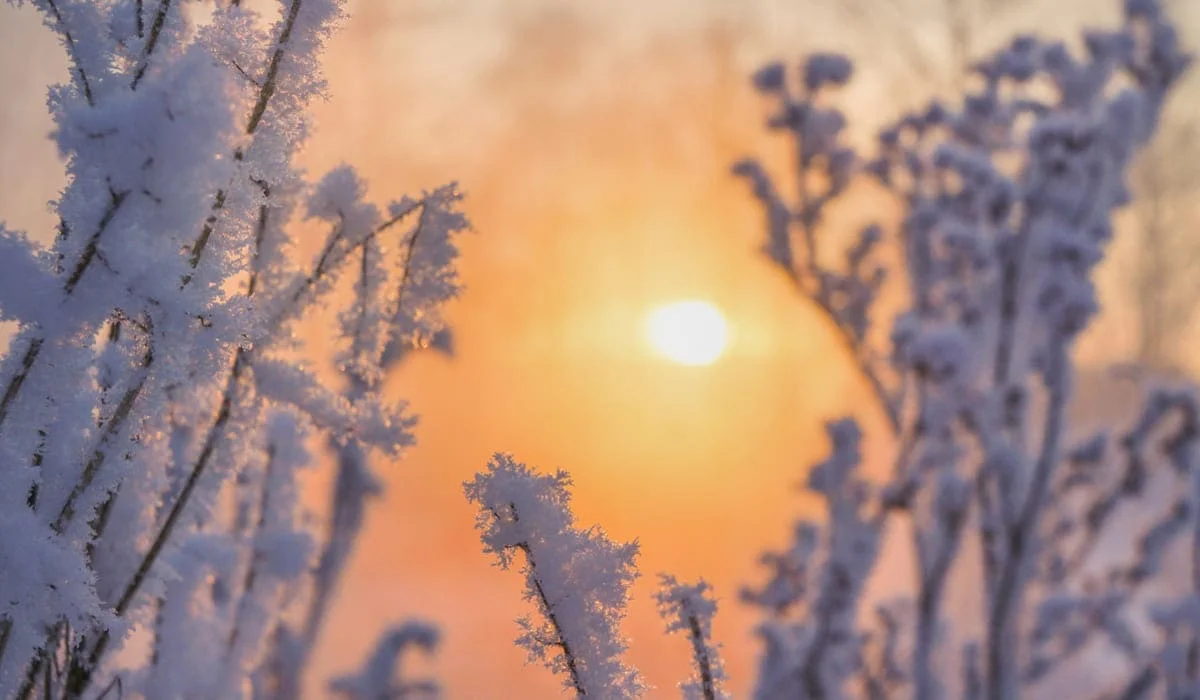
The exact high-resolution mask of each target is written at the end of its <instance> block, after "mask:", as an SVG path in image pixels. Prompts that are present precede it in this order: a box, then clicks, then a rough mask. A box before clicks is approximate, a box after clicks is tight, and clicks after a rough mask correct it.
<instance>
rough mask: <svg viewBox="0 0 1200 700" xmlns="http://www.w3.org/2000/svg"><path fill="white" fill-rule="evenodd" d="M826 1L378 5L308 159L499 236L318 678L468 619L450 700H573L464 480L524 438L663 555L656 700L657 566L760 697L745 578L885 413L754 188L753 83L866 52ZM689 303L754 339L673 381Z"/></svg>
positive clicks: (438, 363)
mask: <svg viewBox="0 0 1200 700" xmlns="http://www.w3.org/2000/svg"><path fill="white" fill-rule="evenodd" d="M818 4H820V3H817V2H815V0H814V1H812V2H809V1H808V0H787V1H786V2H785V1H784V0H756V1H755V2H753V3H749V2H745V3H743V2H739V1H737V0H728V2H717V1H715V0H709V1H707V2H703V3H697V2H690V3H685V2H683V0H671V2H662V3H661V4H656V3H650V2H644V1H640V2H639V1H635V0H623V1H622V2H614V3H596V4H593V5H591V6H585V5H582V4H580V5H578V6H577V7H578V8H579V10H578V14H572V11H571V10H570V9H569V8H571V7H572V4H571V3H567V2H551V1H550V0H522V1H521V2H502V1H501V0H491V1H490V2H489V1H488V0H456V1H453V2H452V1H451V0H445V2H432V1H428V0H427V1H424V2H418V1H416V0H414V1H413V2H406V3H400V2H395V3H383V2H379V3H376V4H372V5H369V6H368V5H367V3H366V2H365V0H359V1H358V2H355V3H352V5H351V9H352V10H354V9H358V8H361V9H363V10H365V11H366V12H365V13H364V14H360V15H358V16H357V17H355V18H354V19H352V20H351V22H350V24H349V26H348V28H347V31H346V32H345V33H343V34H342V35H341V36H340V37H339V38H338V39H337V40H336V41H335V43H334V44H333V45H332V46H331V51H330V62H329V66H328V72H329V77H330V85H331V93H332V99H331V101H329V102H328V103H325V104H323V105H320V106H319V107H318V109H317V118H318V122H317V129H316V131H315V136H314V140H313V142H312V146H311V148H310V149H309V151H308V153H307V154H306V155H305V162H306V163H307V164H308V165H310V166H311V167H312V168H313V169H314V170H320V169H323V168H325V167H329V166H330V165H333V164H335V163H337V162H339V161H343V160H344V161H346V162H349V163H352V164H355V165H356V166H359V167H360V168H361V170H362V172H363V173H364V175H365V176H366V177H367V179H368V180H369V181H370V183H371V185H372V190H373V192H374V193H375V194H376V195H377V196H378V197H379V198H380V199H385V198H387V197H389V196H394V195H399V194H401V193H403V192H406V191H411V190H414V189H418V188H420V187H432V186H434V185H437V184H439V183H440V182H442V181H444V180H447V179H451V178H453V179H457V180H459V181H460V183H461V184H462V186H463V189H465V190H466V191H467V193H468V194H469V199H468V201H467V210H468V212H469V214H470V216H471V217H472V219H473V221H474V223H475V227H476V229H477V233H476V234H472V235H471V236H470V237H469V238H468V240H466V241H465V242H464V245H463V252H464V257H463V275H464V278H465V282H466V284H467V287H468V288H467V291H466V293H465V294H464V296H463V297H462V299H461V300H460V301H459V302H458V303H456V304H455V305H454V307H453V309H452V310H451V313H450V317H451V319H452V321H453V323H454V326H455V332H456V335H457V346H458V350H459V352H458V356H457V357H456V358H455V359H454V360H446V359H442V358H437V357H432V356H429V357H421V358H417V359H416V360H414V361H413V362H412V363H411V364H410V365H408V366H406V367H405V368H404V369H403V371H402V372H400V373H399V374H398V376H396V377H394V378H393V386H392V387H391V389H392V390H393V391H394V393H395V395H396V396H403V397H407V398H409V399H410V400H411V402H412V405H413V408H414V409H415V410H416V411H418V412H419V413H420V414H421V415H422V422H421V424H420V426H419V428H418V433H417V437H418V442H419V444H418V446H417V447H416V448H415V449H413V450H412V451H411V452H410V453H409V454H408V456H407V457H406V458H405V459H404V460H403V462H402V463H399V464H395V465H380V471H381V472H383V474H384V476H385V477H386V481H387V484H388V492H387V496H386V497H385V498H384V499H383V500H381V501H380V502H379V503H377V504H376V505H375V507H374V508H373V510H372V511H371V514H370V517H369V520H368V530H367V533H366V536H365V538H364V541H363V542H362V543H361V546H360V550H359V552H358V555H357V556H356V557H355V559H354V561H353V563H352V567H351V571H350V572H349V578H348V580H347V582H346V585H345V587H344V589H343V591H342V595H341V598H340V599H339V602H338V604H337V608H336V610H335V612H334V615H333V617H332V620H331V625H330V627H329V629H328V634H327V637H326V640H325V643H324V645H323V647H322V649H321V654H320V663H319V666H318V668H317V669H314V671H315V673H314V677H315V678H321V677H325V676H327V675H328V673H331V672H334V671H343V670H346V669H347V668H348V666H349V665H350V664H352V663H354V662H356V661H358V660H359V659H361V658H362V655H363V654H364V653H365V651H366V650H367V649H368V647H369V646H370V645H371V644H372V643H373V641H374V639H375V636H376V635H377V634H378V632H379V631H380V630H382V629H383V628H384V627H385V626H386V625H387V624H388V623H390V622H392V621H395V620H397V619H398V618H400V617H403V616H405V615H408V614H418V615H421V616H423V617H426V618H429V619H432V620H433V621H435V622H437V623H439V624H441V625H442V626H443V629H444V631H445V635H446V637H445V646H444V648H443V650H442V651H441V652H440V653H439V655H438V657H437V659H436V661H435V663H434V664H433V665H432V666H431V669H432V671H433V672H434V673H436V674H437V675H438V677H439V678H440V679H441V680H442V681H443V682H444V684H445V686H446V689H447V691H448V697H450V698H525V697H555V689H556V688H557V681H556V680H555V679H553V678H551V677H550V676H549V674H548V672H546V671H545V670H543V669H542V668H540V667H532V666H530V667H527V666H525V665H524V658H523V655H522V653H521V652H520V651H518V650H517V649H516V648H515V647H513V646H512V645H511V643H510V640H511V639H513V638H514V637H515V636H516V626H515V625H514V624H513V619H514V618H515V617H516V616H518V615H520V614H522V613H523V612H525V610H526V608H525V607H524V605H523V604H522V603H521V601H520V582H519V580H518V578H519V577H518V576H517V575H516V573H513V572H510V573H505V572H501V571H498V570H496V569H494V568H492V567H491V566H490V563H489V562H488V560H487V559H486V558H485V557H484V556H483V555H482V553H481V552H480V546H479V543H478V540H477V538H476V536H475V533H474V532H473V530H472V523H473V512H472V510H471V508H470V507H469V506H468V505H467V504H466V502H465V501H464V499H463V498H462V492H461V483H462V482H463V481H464V480H466V479H469V478H470V477H471V475H472V474H473V473H474V472H475V471H476V470H478V469H481V468H482V467H483V466H484V464H485V463H486V461H487V458H488V456H489V455H490V454H491V453H492V452H493V451H496V450H503V451H508V452H512V453H513V454H514V456H516V457H517V459H519V460H522V461H526V462H529V463H531V464H536V465H538V466H540V467H542V468H545V469H553V468H558V467H562V468H566V469H568V470H570V471H571V472H572V474H573V475H574V477H575V482H576V489H575V493H576V505H577V508H576V512H577V514H578V516H579V518H580V521H581V522H582V523H583V524H585V525H587V524H592V523H599V524H602V525H603V526H604V527H605V528H606V529H607V530H608V531H609V533H610V534H611V535H612V536H613V537H615V538H618V539H632V538H635V537H636V538H638V539H639V540H640V542H641V544H642V548H643V550H642V551H643V554H642V558H641V562H642V571H643V574H644V576H643V581H642V583H641V584H639V586H638V587H637V589H636V590H635V595H636V599H635V601H634V603H633V606H632V613H631V618H630V621H629V624H628V625H627V627H626V630H627V632H628V633H629V634H630V635H631V637H632V650H631V655H630V659H631V661H633V662H634V663H635V664H637V665H639V666H640V667H641V668H642V670H643V671H644V672H645V675H646V676H647V678H648V680H650V681H651V682H652V683H653V684H655V685H657V686H658V690H656V691H655V692H654V693H652V695H651V696H652V697H656V698H657V697H675V696H676V695H675V692H674V690H673V685H674V683H675V682H676V681H677V680H679V679H680V678H682V676H683V675H684V674H685V669H684V667H683V663H684V660H685V642H684V640H683V639H681V638H678V637H676V638H667V637H665V636H664V635H663V634H662V633H661V626H662V623H661V621H659V619H658V618H657V616H656V615H655V614H654V611H653V605H652V604H651V602H650V601H649V593H650V591H651V588H650V585H649V584H651V583H652V582H653V579H654V578H655V575H656V574H657V572H659V571H670V572H671V573H674V574H677V575H678V576H680V577H683V578H693V577H696V576H701V575H702V576H705V577H706V578H708V579H709V580H710V581H711V582H712V583H713V584H714V586H715V588H716V591H717V594H718V596H719V597H720V598H721V599H722V609H721V612H720V614H719V617H718V621H717V624H716V633H717V636H718V637H719V638H720V639H721V641H722V642H724V643H725V645H726V647H727V654H726V657H727V661H728V667H729V672H730V675H731V676H732V677H733V679H734V682H733V688H734V689H735V690H736V691H737V692H736V694H737V695H738V696H739V697H740V696H744V695H745V691H746V690H747V689H748V682H749V676H750V674H751V671H752V664H753V653H754V646H753V643H752V641H751V638H750V636H749V630H750V628H751V626H752V624H753V622H754V617H753V616H752V615H751V614H749V613H748V611H746V610H745V609H743V608H742V607H741V606H740V605H738V604H737V603H736V601H735V600H734V599H735V598H736V589H737V586H738V585H740V584H742V583H747V582H752V581H755V580H756V572H755V567H754V560H755V558H756V556H757V553H758V551H759V550H760V549H762V548H763V547H764V546H766V545H773V544H780V543H782V542H783V540H784V538H785V537H786V535H787V533H788V531H789V530H790V521H791V519H792V518H793V517H794V516H795V515H796V514H797V513H798V512H800V510H801V508H802V507H803V501H802V500H801V499H800V498H799V497H798V494H796V493H795V491H794V490H793V488H792V487H793V486H794V484H796V483H797V482H798V481H799V479H800V478H801V476H802V474H803V470H804V467H805V466H807V465H808V464H810V463H811V462H812V461H813V460H815V459H818V458H819V457H820V456H821V454H822V453H823V451H824V441H823V437H822V433H821V422H822V421H823V420H825V419H829V418H834V417H837V416H839V415H841V414H843V413H845V412H847V411H852V410H855V409H856V408H857V409H859V413H860V414H862V415H863V416H864V417H865V418H866V419H867V420H868V421H871V419H872V418H871V414H870V411H869V407H868V405H867V404H866V403H865V402H864V401H863V400H862V399H863V394H862V392H861V390H860V387H859V386H858V384H857V382H856V379H855V377H854V375H853V373H852V372H851V370H850V368H849V366H848V365H847V363H846V362H845V360H844V358H842V357H840V356H839V354H838V352H837V349H836V345H835V344H834V342H833V340H832V339H831V338H830V337H829V336H828V335H827V334H825V333H824V331H823V329H822V326H821V325H820V324H819V323H817V322H815V319H816V316H815V315H814V312H813V311H812V310H811V309H809V308H808V307H806V306H805V305H804V304H802V303H800V302H799V301H798V300H797V299H796V298H795V297H794V295H793V293H792V292H791V291H790V289H789V288H788V286H787V284H785V282H784V280H783V279H781V278H780V277H779V276H778V275H776V274H775V273H774V272H773V271H772V270H771V269H770V268H769V267H768V265H767V264H766V263H765V262H764V260H763V259H761V258H760V256H759V255H758V254H757V253H756V248H757V246H758V241H759V235H760V228H759V223H760V222H759V217H758V212H757V209H756V208H755V206H754V204H753V203H752V202H751V201H750V199H749V197H748V196H747V194H746V192H745V191H744V189H743V188H742V187H741V186H740V183H737V182H735V181H733V180H732V179H731V178H730V177H728V176H727V171H728V163H729V162H731V161H732V160H733V159H734V158H735V157H737V156H739V155H742V154H744V153H758V154H767V153H769V148H770V146H771V141H770V140H768V139H766V138H765V137H764V136H763V135H762V134H761V133H760V132H759V129H758V126H759V122H760V119H761V112H760V109H759V104H758V102H757V101H756V99H755V98H754V97H753V95H751V94H750V92H749V91H748V90H747V89H746V88H745V87H744V85H745V80H744V76H745V74H746V73H748V71H749V70H751V69H752V68H753V66H754V65H755V64H756V63H757V62H758V61H760V60H762V59H763V58H766V57H768V56H772V55H784V54H782V51H784V47H785V46H786V47H787V48H786V50H787V52H788V54H786V55H787V56H788V57H791V56H799V55H800V54H801V53H802V52H803V51H804V50H806V49H808V48H818V47H821V48H824V47H827V46H829V45H830V44H833V45H844V46H848V47H851V48H853V47H856V46H857V47H859V48H860V49H861V47H862V46H863V45H864V42H863V41H862V38H861V37H858V36H857V35H854V34H846V33H839V32H837V31H832V30H835V29H837V28H838V26H837V25H836V24H831V22H832V19H831V18H832V17H833V14H832V13H831V12H830V11H829V10H820V9H819V8H817V7H816V5H818ZM1037 4H1039V5H1040V4H1041V3H1037ZM1095 4H1096V0H1091V6H1092V7H1093V8H1094V5H1095ZM1099 4H1101V5H1103V6H1104V11H1105V12H1109V11H1110V10H1111V8H1109V7H1108V5H1113V7H1115V6H1116V4H1115V2H1101V3H1099ZM1076 5H1078V3H1076ZM1064 6H1065V4H1064ZM685 7H686V8H687V9H683V8H685ZM1055 12H1066V11H1065V10H1055ZM1090 13H1091V14H1094V11H1091V12H1090ZM1078 14H1080V13H1079V12H1076V15H1078ZM28 15H29V12H28V10H27V9H26V10H23V11H20V12H18V11H15V10H13V9H12V8H10V7H7V6H0V85H6V86H9V87H10V88H11V89H10V90H8V91H7V92H8V94H9V95H12V96H13V101H12V102H10V103H7V104H0V120H2V121H0V166H2V167H0V211H3V212H5V213H6V214H7V215H8V216H9V220H10V221H11V222H12V223H13V224H14V225H17V226H22V227H28V228H30V229H31V230H33V231H35V232H36V230H37V229H38V228H39V227H45V228H46V230H48V228H49V227H48V226H46V217H45V215H44V213H43V211H44V210H43V208H42V207H41V205H40V203H41V202H43V201H45V200H46V199H48V198H49V197H50V196H52V195H53V192H54V189H55V187H56V186H57V181H56V180H55V177H56V176H57V177H61V175H60V174H57V173H56V172H55V171H54V170H53V169H46V170H45V171H34V172H33V173H30V172H29V171H28V170H26V169H24V168H18V167H16V166H17V164H19V163H29V162H38V159H39V158H41V159H45V158H46V157H48V156H50V155H51V154H52V153H53V151H52V149H50V148H49V147H47V146H45V145H44V144H39V143H37V142H36V141H34V140H33V139H30V138H29V137H28V136H29V134H31V133H32V134H40V133H44V132H45V127H44V124H43V123H42V122H39V121H38V120H39V118H41V119H44V115H42V113H41V112H40V111H39V110H38V109H37V108H38V107H40V105H41V104H42V99H41V96H40V95H41V92H42V90H43V87H42V85H44V83H45V82H46V80H49V79H52V78H53V77H54V72H53V70H52V69H51V68H50V66H54V65H55V64H54V61H59V60H60V59H58V57H57V53H56V50H55V48H54V47H53V45H52V44H50V43H47V42H41V43H38V41H39V40H38V39H37V38H36V37H35V38H34V39H26V38H24V37H26V36H27V35H28V30H29V28H30V27H32V26H36V21H30V18H29V16H28ZM1042 19H1043V21H1044V22H1045V21H1049V20H1046V19H1045V18H1042ZM1054 20H1055V21H1056V22H1058V21H1059V17H1058V16H1057V15H1055V16H1054ZM914 26H916V25H914ZM6 36H7V37H9V38H12V37H17V36H20V37H22V40H21V42H18V43H13V42H7V43H6V41H5V37H6ZM31 41H32V42H33V43H32V44H30V42H31ZM12 46H21V47H22V52H21V54H20V56H21V57H22V59H21V64H22V65H18V64H17V62H16V58H17V56H18V54H17V52H16V51H14V50H13V49H12V48H11V47H12ZM864 63H865V65H864V67H863V70H864V72H865V75H864V79H863V80H862V81H860V83H859V87H857V88H855V90H856V92H852V93H851V94H850V95H849V96H848V99H850V100H851V101H852V102H854V103H857V104H864V103H867V102H868V101H871V102H872V103H873V104H874V105H875V106H874V108H873V109H872V111H871V114H872V116H873V117H875V118H876V119H879V120H881V119H883V118H884V117H885V116H886V112H888V111H889V110H888V109H886V108H880V107H879V102H880V95H882V94H885V93H886V94H889V95H895V93H896V92H897V91H896V88H895V85H894V84H892V82H893V81H892V79H891V78H886V77H880V76H887V75H889V74H888V73H887V71H886V68H885V67H884V66H885V65H886V64H887V63H888V54H886V51H885V50H879V51H878V52H877V53H874V55H867V56H866V60H865V61H864ZM30 66H32V69H30ZM873 69H874V71H873ZM913 92H919V90H916V91H913ZM912 99H913V100H914V101H915V100H916V99H917V97H916V95H913V97H912ZM30 105H32V106H30ZM19 134H24V135H25V136H24V137H18V136H15V135H19ZM877 214H878V212H877V211H875V210H874V209H871V210H864V211H851V212H847V213H845V216H846V217H847V220H848V221H860V220H864V219H866V218H870V217H871V216H875V215H877ZM688 297H701V298H706V299H709V300H711V301H712V302H714V303H716V304H717V305H719V306H720V307H721V308H723V309H724V311H725V312H726V314H727V315H728V317H729V320H730V323H731V326H732V333H733V341H732V345H731V347H730V349H729V351H728V352H727V354H726V356H725V357H724V358H723V359H722V360H721V361H720V362H718V363H717V364H716V365H714V366H712V367H709V368H692V367H682V366H677V365H672V364H670V363H668V362H666V361H664V360H662V359H660V358H658V357H655V356H653V355H651V354H650V353H648V352H647V351H646V349H645V345H644V343H643V341H642V338H641V336H640V326H641V323H642V319H643V316H644V314H645V313H646V312H647V311H648V310H650V309H651V308H653V307H654V306H655V305H657V304H661V303H664V302H668V301H672V300H674V299H678V298H688ZM884 447H885V446H884V445H880V444H876V445H874V448H875V449H876V450H882V449H883V448H884ZM500 689H502V690H500Z"/></svg>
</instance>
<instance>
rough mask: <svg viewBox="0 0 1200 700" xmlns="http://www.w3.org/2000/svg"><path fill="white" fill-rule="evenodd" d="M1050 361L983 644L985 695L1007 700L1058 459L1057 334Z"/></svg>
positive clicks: (1062, 355)
mask: <svg viewBox="0 0 1200 700" xmlns="http://www.w3.org/2000/svg"><path fill="white" fill-rule="evenodd" d="M1052 352H1053V353H1054V356H1053V359H1052V363H1053V366H1052V367H1051V368H1050V371H1049V372H1047V383H1048V384H1049V387H1048V389H1049V391H1050V397H1049V405H1048V406H1047V407H1046V422H1045V428H1044V430H1043V431H1042V449H1041V452H1040V454H1039V455H1038V460H1037V463H1036V464H1035V465H1034V470H1033V479H1032V481H1031V483H1030V485H1029V489H1028V495H1027V496H1026V498H1025V502H1024V504H1023V505H1022V508H1021V510H1020V515H1019V517H1018V518H1017V520H1016V522H1014V523H1013V524H1012V525H1011V526H1010V527H1009V528H1008V533H1007V534H1008V537H1007V544H1008V547H1007V552H1006V554H1007V556H1006V557H1005V559H1004V565H1003V567H1002V568H1001V570H1000V574H999V578H998V581H997V583H996V594H995V598H994V600H993V601H992V606H991V610H990V611H989V613H990V614H989V616H988V629H987V639H988V649H987V656H988V662H987V683H988V690H987V697H988V698H989V700H1010V699H1011V698H1013V697H1015V695H1014V693H1015V692H1016V688H1015V683H1016V678H1015V669H1014V668H1013V664H1012V660H1013V658H1014V657H1015V655H1016V653H1017V650H1016V649H1014V648H1012V639H1011V637H1012V636H1013V634H1014V633H1015V632H1016V629H1015V626H1016V620H1015V613H1016V611H1017V610H1019V608H1020V598H1021V596H1022V593H1023V592H1024V590H1023V588H1024V587H1023V586H1022V585H1021V584H1022V579H1023V578H1024V575H1025V569H1026V564H1027V558H1028V554H1029V552H1030V551H1032V550H1033V548H1034V538H1035V537H1036V535H1037V526H1038V522H1039V520H1040V518H1041V513H1042V504H1043V503H1044V502H1045V497H1046V491H1047V490H1048V489H1047V486H1048V485H1049V483H1050V477H1051V475H1052V474H1053V472H1054V467H1055V466H1056V465H1057V463H1058V458H1059V442H1060V441H1061V438H1062V429H1063V420H1064V417H1065V415H1064V414H1065V413H1066V403H1067V398H1068V394H1069V391H1068V383H1069V372H1070V365H1069V362H1068V360H1067V357H1066V347H1065V346H1064V345H1063V343H1062V342H1061V339H1058V342H1056V343H1055V345H1054V347H1053V351H1052Z"/></svg>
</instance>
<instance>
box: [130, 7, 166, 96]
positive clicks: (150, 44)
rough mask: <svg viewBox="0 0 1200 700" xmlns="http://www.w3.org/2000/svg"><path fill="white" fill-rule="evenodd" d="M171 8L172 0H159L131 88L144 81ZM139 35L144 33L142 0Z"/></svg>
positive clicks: (138, 14) (139, 12)
mask: <svg viewBox="0 0 1200 700" xmlns="http://www.w3.org/2000/svg"><path fill="white" fill-rule="evenodd" d="M170 10H171V0H159V2H158V11H157V12H155V13H154V21H153V22H151V23H150V36H149V37H147V39H146V48H145V49H144V50H143V51H142V60H141V62H140V63H139V64H138V67H137V71H136V72H135V73H134V74H133V83H132V84H131V85H130V89H132V90H137V89H138V83H140V82H142V77H143V76H145V75H146V69H147V68H149V67H150V57H151V55H152V54H153V53H154V49H155V48H157V47H158V37H159V35H161V34H162V29H163V25H165V24H166V22H167V13H168V12H170ZM137 17H138V19H137V24H138V36H141V34H142V12H141V2H138V13H137Z"/></svg>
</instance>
